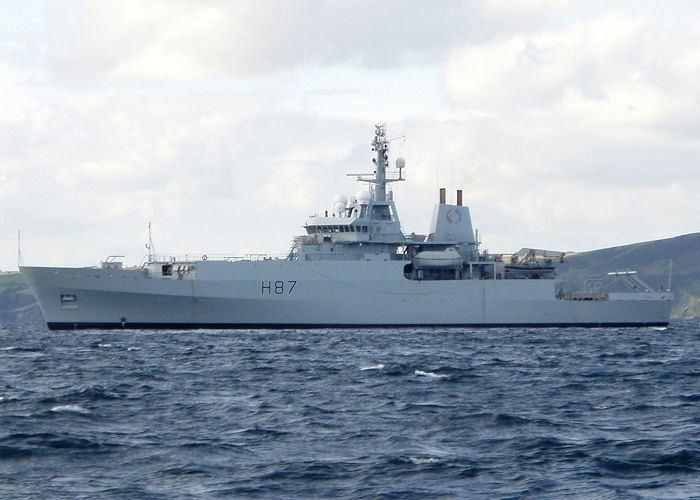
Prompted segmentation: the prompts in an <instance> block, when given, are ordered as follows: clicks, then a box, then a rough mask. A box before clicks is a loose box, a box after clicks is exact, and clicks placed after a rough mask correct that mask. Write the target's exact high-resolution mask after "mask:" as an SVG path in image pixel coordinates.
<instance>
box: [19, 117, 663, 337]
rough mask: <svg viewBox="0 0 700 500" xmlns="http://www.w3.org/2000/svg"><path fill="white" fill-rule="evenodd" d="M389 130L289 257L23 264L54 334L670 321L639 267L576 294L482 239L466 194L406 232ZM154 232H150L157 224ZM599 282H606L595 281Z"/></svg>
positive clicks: (535, 255) (524, 254) (543, 259)
mask: <svg viewBox="0 0 700 500" xmlns="http://www.w3.org/2000/svg"><path fill="white" fill-rule="evenodd" d="M390 142H391V141H390V140H388V139H387V135H386V127H385V126H384V125H383V124H379V125H376V126H375V135H374V140H373V141H372V143H371V145H372V150H373V152H374V154H373V158H372V161H373V168H374V170H373V172H372V173H371V174H348V175H350V176H354V177H356V179H357V180H358V181H360V182H363V183H366V184H367V185H368V187H367V188H363V189H361V190H360V191H359V192H358V193H357V194H356V196H353V197H351V198H350V199H348V198H347V197H346V196H343V195H339V196H336V197H335V199H334V203H333V207H332V209H331V213H330V215H329V212H328V211H325V212H324V213H323V214H322V215H316V216H312V217H311V218H310V219H309V220H308V221H307V222H306V223H305V224H304V226H303V227H304V229H305V234H303V235H301V236H297V237H295V238H294V242H293V246H292V248H291V250H290V251H289V254H288V255H286V256H284V257H268V256H265V255H254V256H247V257H222V258H208V257H207V256H206V255H203V256H201V257H197V258H192V257H178V256H161V257H159V256H156V255H155V254H154V253H152V251H151V250H152V248H153V244H152V241H150V235H149V242H150V244H149V245H147V246H148V248H149V253H148V257H147V258H145V259H144V262H143V264H142V265H140V266H137V267H127V266H125V265H124V264H123V263H122V261H121V260H120V257H119V256H110V257H108V258H106V259H105V260H104V261H103V262H101V263H100V265H98V266H92V267H80V268H75V267H33V266H20V271H21V272H22V274H23V275H24V277H25V279H26V281H27V283H28V284H29V286H30V288H31V290H32V292H33V293H34V295H35V296H36V299H37V301H38V303H39V306H40V308H41V312H42V313H43V315H44V318H45V320H46V323H47V326H48V328H49V329H74V328H102V329H113V328H172V329H194V328H320V327H370V326H371V327H405V326H469V327H496V326H498V327H511V326H528V327H553V326H559V327H563V326H584V327H600V326H665V325H667V324H668V321H669V314H670V309H671V302H672V299H673V294H672V292H671V291H670V290H666V289H663V288H662V289H660V290H655V289H652V288H651V287H649V286H648V285H647V284H645V283H644V282H643V281H642V280H641V279H640V278H639V276H638V275H637V274H636V273H634V272H633V271H622V272H612V273H610V274H609V277H611V278H614V279H615V280H616V281H617V282H618V283H619V284H620V285H621V286H618V287H617V288H614V287H613V289H611V290H610V291H604V290H603V289H602V288H600V287H599V286H593V287H589V288H587V289H584V290H583V291H577V292H575V291H568V290H567V289H566V287H565V286H564V283H563V282H562V281H561V280H559V279H557V278H556V267H557V265H558V264H559V262H561V261H563V259H564V257H565V255H564V254H563V253H560V252H548V251H543V250H537V249H529V248H526V249H523V250H521V251H519V252H515V253H512V254H489V253H488V252H487V251H485V250H484V251H481V250H480V248H479V245H480V243H479V241H478V234H477V235H475V231H474V229H473V227H472V220H471V216H470V211H469V208H468V207H467V206H466V205H464V204H463V200H462V191H457V193H456V195H457V196H456V203H455V204H448V203H447V202H446V192H445V189H444V188H441V189H440V192H439V203H438V204H437V205H436V206H435V208H434V211H433V217H432V223H431V227H430V231H429V233H428V234H427V235H418V234H415V233H411V234H404V232H402V229H401V223H400V220H399V214H398V211H397V209H396V205H395V204H394V199H393V198H394V197H393V191H392V190H391V189H390V188H389V187H390V185H391V184H392V183H395V182H400V181H404V180H405V176H404V169H405V161H404V159H403V158H400V157H399V158H397V159H396V163H395V168H389V164H390V163H389V146H390ZM149 233H150V231H149ZM591 283H598V281H597V280H593V281H591Z"/></svg>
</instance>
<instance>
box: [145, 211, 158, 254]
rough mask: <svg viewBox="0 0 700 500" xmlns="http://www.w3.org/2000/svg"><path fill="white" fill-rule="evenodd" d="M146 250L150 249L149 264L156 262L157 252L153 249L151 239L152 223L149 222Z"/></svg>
mask: <svg viewBox="0 0 700 500" xmlns="http://www.w3.org/2000/svg"><path fill="white" fill-rule="evenodd" d="M146 248H147V249H148V263H149V264H150V263H151V262H154V261H155V260H156V259H155V257H156V255H155V253H156V251H155V249H154V248H153V238H151V221H150V220H149V221H148V243H146Z"/></svg>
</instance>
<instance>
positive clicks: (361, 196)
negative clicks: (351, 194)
mask: <svg viewBox="0 0 700 500" xmlns="http://www.w3.org/2000/svg"><path fill="white" fill-rule="evenodd" d="M355 198H357V202H358V203H368V202H369V191H367V190H366V189H360V190H359V191H358V192H357V194H356V195H355Z"/></svg>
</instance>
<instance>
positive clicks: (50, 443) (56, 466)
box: [0, 320, 700, 499]
mask: <svg viewBox="0 0 700 500" xmlns="http://www.w3.org/2000/svg"><path fill="white" fill-rule="evenodd" d="M0 497H1V498H12V499H15V498H70V499H75V498H139V499H172V498H274V499H278V498H281V499H284V498H290V499H299V498H301V499H306V498H309V499H310V498H323V499H327V498H378V499H380V498H384V499H410V498H430V499H432V498H488V499H491V498H537V499H541V498H596V499H598V498H601V499H606V498H609V499H627V498H629V499H639V498H644V499H646V498H653V499H657V498H662V499H670V498H678V499H687V498H700V321H699V320H676V321H673V322H672V324H671V325H670V326H669V327H668V328H593V329H587V328H544V329H536V328H492V329H472V328H392V329H374V328H361V329H317V330H281V331H280V330H276V331H274V330H192V331H163V330H152V331H148V330H144V331H137V330H113V331H97V330H79V331H53V332H50V331H48V330H47V329H46V328H44V327H19V326H6V327H4V328H2V329H1V330H0Z"/></svg>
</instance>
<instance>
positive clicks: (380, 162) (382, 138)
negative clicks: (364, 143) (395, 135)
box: [372, 124, 389, 201]
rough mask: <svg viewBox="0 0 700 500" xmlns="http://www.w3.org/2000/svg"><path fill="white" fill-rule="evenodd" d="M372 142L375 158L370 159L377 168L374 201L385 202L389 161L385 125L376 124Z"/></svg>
mask: <svg viewBox="0 0 700 500" xmlns="http://www.w3.org/2000/svg"><path fill="white" fill-rule="evenodd" d="M374 128H375V133H374V140H373V141H372V149H374V151H375V152H376V157H375V158H373V159H372V161H373V162H374V164H375V165H376V166H377V170H376V172H375V180H374V185H375V189H374V201H386V163H387V161H389V143H388V142H387V140H386V125H384V124H377V125H375V126H374Z"/></svg>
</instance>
